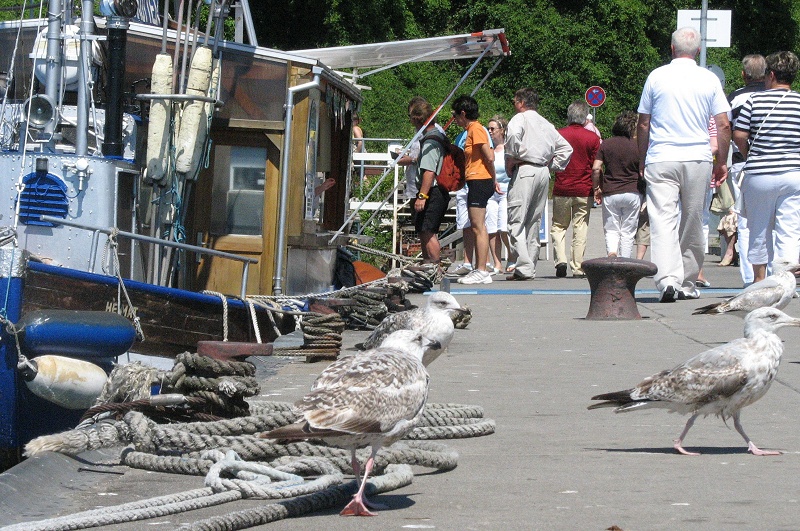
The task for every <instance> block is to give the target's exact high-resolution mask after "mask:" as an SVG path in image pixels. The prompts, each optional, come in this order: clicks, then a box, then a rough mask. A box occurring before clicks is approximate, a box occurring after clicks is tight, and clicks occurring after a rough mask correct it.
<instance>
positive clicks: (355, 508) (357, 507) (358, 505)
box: [339, 447, 388, 516]
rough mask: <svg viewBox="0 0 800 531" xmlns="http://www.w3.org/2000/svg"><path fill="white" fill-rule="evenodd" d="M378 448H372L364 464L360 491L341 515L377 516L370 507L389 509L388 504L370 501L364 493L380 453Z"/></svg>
mask: <svg viewBox="0 0 800 531" xmlns="http://www.w3.org/2000/svg"><path fill="white" fill-rule="evenodd" d="M378 448H379V447H378ZM378 448H373V449H372V455H370V456H369V459H367V462H366V464H365V465H364V479H363V480H362V481H361V485H360V486H359V487H358V492H356V494H355V496H353V500H352V501H351V502H350V503H348V504H347V506H346V507H345V508H344V509H342V512H340V513H339V514H340V515H341V516H375V513H373V512H372V511H370V510H369V508H372V509H388V507H387V506H386V505H382V504H377V503H370V502H369V500H367V497H366V496H365V495H364V489H365V488H366V486H367V478H368V477H369V475H370V473H371V472H372V465H373V464H375V454H377V453H378Z"/></svg>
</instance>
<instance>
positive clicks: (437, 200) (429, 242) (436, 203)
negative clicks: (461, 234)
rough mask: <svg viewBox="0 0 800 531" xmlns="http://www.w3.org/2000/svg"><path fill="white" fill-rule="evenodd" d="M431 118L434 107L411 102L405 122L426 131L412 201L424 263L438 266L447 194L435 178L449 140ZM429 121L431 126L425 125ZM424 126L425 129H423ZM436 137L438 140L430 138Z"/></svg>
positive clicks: (422, 102)
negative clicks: (409, 122) (440, 236)
mask: <svg viewBox="0 0 800 531" xmlns="http://www.w3.org/2000/svg"><path fill="white" fill-rule="evenodd" d="M432 115H433V107H432V106H431V104H430V103H428V102H427V101H425V100H423V99H421V98H415V99H413V100H411V103H410V104H409V108H408V118H409V120H411V123H412V125H413V126H414V128H415V129H417V130H419V129H421V128H423V127H424V128H425V130H424V131H423V140H422V141H421V144H422V145H421V147H420V156H419V160H418V161H417V168H418V171H417V189H418V190H419V191H418V192H417V197H416V199H415V200H414V228H415V229H416V231H417V234H418V235H419V239H420V243H421V244H422V258H423V262H425V263H435V264H438V263H439V260H440V251H441V246H440V244H439V236H438V234H439V227H440V226H441V224H442V220H443V219H444V215H445V212H447V206H448V204H449V202H450V194H449V193H448V191H447V190H446V189H445V188H444V187H443V186H441V185H439V184H438V183H437V182H436V176H437V175H439V174H440V173H441V171H442V165H443V162H444V157H445V154H446V151H447V147H446V146H447V143H449V140H448V139H447V137H445V136H444V134H443V133H442V132H441V131H440V130H439V129H438V128H437V127H436V118H435V117H434V118H433V119H431V116H432ZM429 119H430V122H428V120H429ZM426 123H427V124H428V125H427V126H425V124H426ZM436 135H438V136H439V137H441V138H439V139H435V138H433V137H434V136H436ZM426 137H427V138H426ZM437 140H438V141H437Z"/></svg>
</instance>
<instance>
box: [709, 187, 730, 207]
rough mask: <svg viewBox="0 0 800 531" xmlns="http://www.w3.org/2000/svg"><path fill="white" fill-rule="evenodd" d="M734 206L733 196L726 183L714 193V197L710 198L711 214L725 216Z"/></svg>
mask: <svg viewBox="0 0 800 531" xmlns="http://www.w3.org/2000/svg"><path fill="white" fill-rule="evenodd" d="M733 204H734V199H733V194H732V193H731V187H730V186H729V185H728V183H722V185H721V186H718V187H717V188H716V189H715V191H714V197H713V198H711V207H710V210H711V212H714V213H716V214H722V215H725V214H727V213H728V211H729V210H730V208H731V207H732V206H733Z"/></svg>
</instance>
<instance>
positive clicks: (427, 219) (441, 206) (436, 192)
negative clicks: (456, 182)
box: [414, 186, 450, 234]
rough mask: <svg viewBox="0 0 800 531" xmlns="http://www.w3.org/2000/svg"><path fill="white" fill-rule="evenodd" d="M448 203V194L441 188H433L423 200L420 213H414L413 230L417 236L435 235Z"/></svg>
mask: <svg viewBox="0 0 800 531" xmlns="http://www.w3.org/2000/svg"><path fill="white" fill-rule="evenodd" d="M449 203H450V194H449V193H447V190H445V189H444V188H442V187H441V186H434V187H433V188H431V191H430V193H429V194H428V199H426V200H425V208H424V209H423V210H422V212H417V211H416V210H415V211H414V229H415V230H416V231H417V234H419V233H421V232H432V233H434V234H437V233H438V232H439V227H440V226H441V225H442V220H443V219H444V215H445V213H446V212H447V206H448V205H449Z"/></svg>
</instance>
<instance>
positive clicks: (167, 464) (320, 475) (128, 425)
mask: <svg viewBox="0 0 800 531" xmlns="http://www.w3.org/2000/svg"><path fill="white" fill-rule="evenodd" d="M250 409H251V410H252V411H253V412H254V413H255V415H251V416H248V417H239V418H234V419H226V420H222V421H217V422H194V423H185V424H174V425H171V426H162V425H158V424H156V423H155V422H153V421H152V420H150V419H148V418H147V417H145V416H144V415H143V414H141V413H139V412H133V411H132V412H129V413H127V414H126V415H125V417H124V419H123V420H122V421H114V422H101V423H98V424H97V425H95V426H93V427H92V428H91V429H88V430H72V431H71V432H67V434H70V436H72V437H76V438H80V437H82V438H83V441H84V443H85V444H83V445H76V446H75V447H74V448H73V449H72V452H64V449H63V445H62V449H61V450H60V451H62V452H64V453H73V452H74V453H79V452H81V451H83V450H86V449H90V448H91V449H94V448H99V447H101V446H114V445H118V444H119V443H120V442H123V441H127V442H132V443H133V448H129V449H126V450H125V451H124V452H123V454H122V456H121V461H122V463H123V464H125V465H127V466H129V467H132V468H140V469H145V470H150V471H157V472H166V473H178V474H190V475H205V476H206V487H205V488H203V489H195V490H191V491H187V492H183V493H178V494H174V495H169V496H161V497H157V498H152V499H149V500H143V501H139V502H133V503H128V504H123V505H120V506H117V507H108V508H102V509H96V510H92V511H85V512H82V513H78V514H75V515H71V516H66V517H59V518H54V519H50V520H44V521H40V522H26V523H25V524H18V525H16V526H11V527H9V528H8V529H9V531H23V530H24V531H37V530H66V529H82V528H86V527H93V526H98V525H111V524H116V523H122V522H131V521H139V520H144V519H148V518H156V517H161V516H166V515H169V514H175V513H178V512H184V511H189V510H194V509H197V508H202V507H210V506H213V505H219V504H222V503H226V502H229V501H235V500H239V499H242V498H264V499H281V501H278V502H276V503H274V504H270V505H266V506H259V507H257V508H253V509H249V510H245V511H237V512H232V513H229V514H225V515H221V516H217V517H213V518H210V519H207V520H202V521H199V522H195V523H194V524H192V526H191V529H203V530H206V529H208V530H211V529H213V530H235V529H245V528H248V527H252V526H255V525H262V524H266V523H269V522H274V521H277V520H281V519H283V518H288V517H291V516H299V515H302V514H306V513H308V512H312V511H318V510H322V509H326V508H330V507H334V506H336V505H339V504H341V503H343V502H345V501H346V500H347V499H348V498H349V497H350V496H351V495H352V494H353V493H354V492H355V490H356V488H357V483H356V482H355V481H350V482H347V483H343V474H344V473H347V474H350V473H352V466H351V463H350V453H349V451H347V450H343V449H339V448H333V447H329V446H324V445H317V444H312V443H310V442H298V443H291V444H286V445H283V444H277V443H275V442H273V441H270V440H268V439H262V438H259V437H256V436H255V435H254V434H255V433H259V432H262V431H267V430H271V429H274V428H277V427H279V426H283V425H286V424H289V423H292V422H295V421H296V420H297V419H298V415H297V413H296V412H295V411H294V409H293V407H292V405H291V404H288V403H283V402H254V403H253V404H251V406H250ZM494 427H495V426H494V422H493V421H491V420H488V419H484V418H483V410H482V408H480V407H477V406H467V405H459V404H428V405H427V406H426V409H425V412H424V415H423V418H422V420H421V422H420V425H419V426H418V427H417V428H415V430H414V431H413V432H412V434H411V435H410V436H409V437H408V439H417V440H404V441H400V442H397V443H395V444H394V445H392V446H391V447H389V448H383V449H381V450H380V452H378V455H377V456H376V458H375V467H374V469H373V471H374V474H375V476H373V477H371V478H370V480H369V482H368V486H367V493H368V494H377V493H381V492H387V491H390V490H394V489H397V488H400V487H403V486H405V485H408V484H410V483H411V481H412V478H413V474H412V471H411V465H416V466H424V467H428V468H434V469H437V470H442V471H444V470H451V469H453V468H455V466H456V465H457V462H458V454H457V453H456V452H455V451H454V450H452V449H450V448H448V447H447V446H444V445H442V444H440V443H435V442H429V441H427V440H424V439H432V438H460V437H474V436H479V435H488V434H491V433H493V432H494ZM75 432H80V435H77V434H76V433H75ZM60 435H62V436H63V435H64V434H60ZM50 437H55V436H50ZM40 439H42V438H40ZM76 440H77V439H76ZM87 445H88V446H87ZM78 446H82V448H79V447H78ZM26 448H27V447H26ZM209 448H214V449H216V451H209V450H208V449H209ZM223 449H224V453H223V451H222V450H223ZM176 450H177V451H181V452H184V453H183V455H180V456H176V455H174V452H175V451H176ZM162 453H168V454H171V455H160V454H162ZM358 454H359V458H360V459H362V460H363V459H365V458H366V456H367V454H368V450H366V449H365V450H360V451H359V452H358ZM229 476H232V477H229ZM302 476H317V479H316V480H313V481H305V480H302ZM301 480H302V482H301ZM289 496H291V497H292V499H291V500H285V499H283V498H286V497H289Z"/></svg>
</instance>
